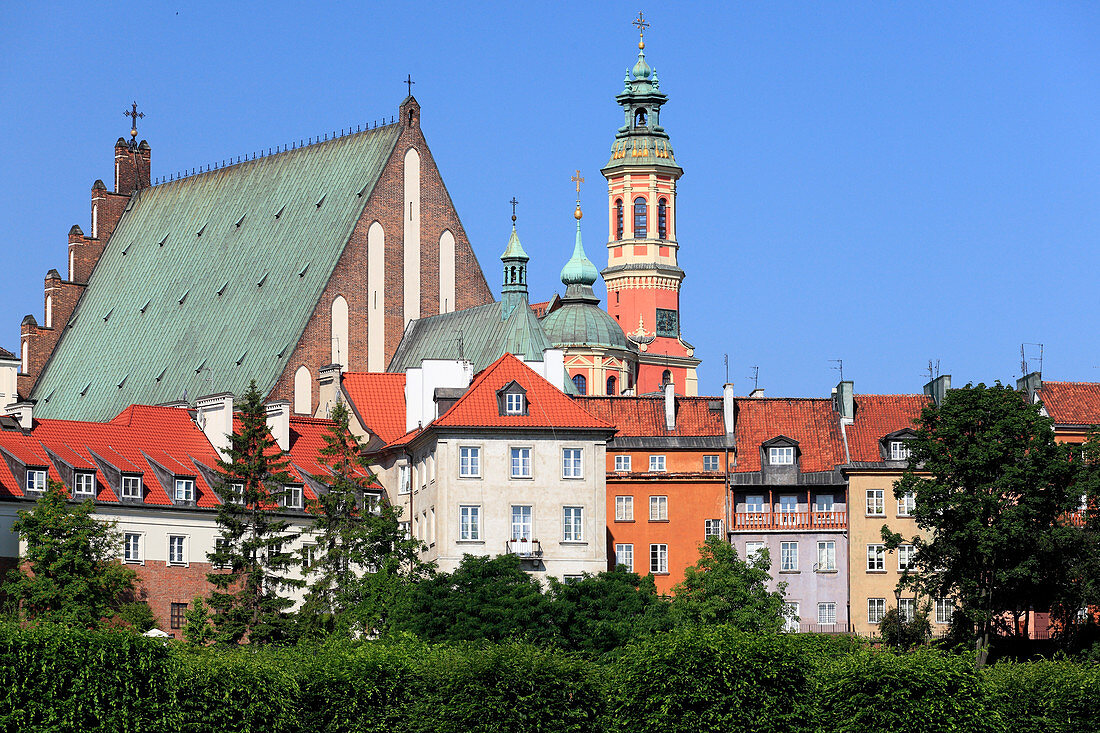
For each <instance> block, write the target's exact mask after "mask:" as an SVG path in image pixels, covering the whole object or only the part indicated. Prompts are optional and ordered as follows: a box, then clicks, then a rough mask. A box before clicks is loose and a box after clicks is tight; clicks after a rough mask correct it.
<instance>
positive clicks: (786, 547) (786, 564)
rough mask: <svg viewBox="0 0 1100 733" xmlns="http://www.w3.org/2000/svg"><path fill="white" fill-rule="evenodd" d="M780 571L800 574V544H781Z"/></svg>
mask: <svg viewBox="0 0 1100 733" xmlns="http://www.w3.org/2000/svg"><path fill="white" fill-rule="evenodd" d="M779 570H780V571H781V572H788V573H796V572H798V543H797V542H780V543H779Z"/></svg>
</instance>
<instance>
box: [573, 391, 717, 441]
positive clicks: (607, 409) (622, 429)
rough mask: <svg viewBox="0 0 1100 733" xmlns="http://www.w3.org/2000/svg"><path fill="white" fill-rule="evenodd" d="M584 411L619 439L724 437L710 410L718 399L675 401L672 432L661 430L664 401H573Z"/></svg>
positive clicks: (578, 399) (663, 419)
mask: <svg viewBox="0 0 1100 733" xmlns="http://www.w3.org/2000/svg"><path fill="white" fill-rule="evenodd" d="M573 399H574V401H576V403H577V404H579V405H580V406H581V407H583V408H584V409H586V410H588V411H589V412H591V413H592V414H593V415H597V416H599V417H601V418H603V419H604V420H606V421H607V422H609V423H611V424H612V425H614V426H615V427H616V428H618V429H619V432H618V435H619V436H621V437H645V438H651V437H660V436H666V435H679V436H691V437H698V436H714V435H722V436H724V435H725V434H726V427H725V423H724V422H722V410H720V409H718V410H712V409H710V403H711V402H712V401H714V400H719V401H721V399H722V398H721V397H682V396H677V397H676V429H675V430H672V431H670V430H668V428H667V427H666V426H665V398H664V397H621V396H620V397H574V398H573Z"/></svg>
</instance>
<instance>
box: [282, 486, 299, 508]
mask: <svg viewBox="0 0 1100 733" xmlns="http://www.w3.org/2000/svg"><path fill="white" fill-rule="evenodd" d="M283 505H284V506H285V507H286V508H287V509H301V508H302V487H301V486H287V487H286V489H285V493H284V494H283Z"/></svg>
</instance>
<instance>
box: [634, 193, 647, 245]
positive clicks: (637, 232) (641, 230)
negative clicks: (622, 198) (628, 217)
mask: <svg viewBox="0 0 1100 733" xmlns="http://www.w3.org/2000/svg"><path fill="white" fill-rule="evenodd" d="M645 216H646V210H645V199H644V198H642V197H641V196H639V197H638V198H636V199H634V238H635V239H645V224H646V222H645Z"/></svg>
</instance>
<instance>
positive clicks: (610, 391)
mask: <svg viewBox="0 0 1100 733" xmlns="http://www.w3.org/2000/svg"><path fill="white" fill-rule="evenodd" d="M615 382H616V379H615V377H614V376H611V377H608V378H607V396H608V397H614V396H615Z"/></svg>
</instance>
